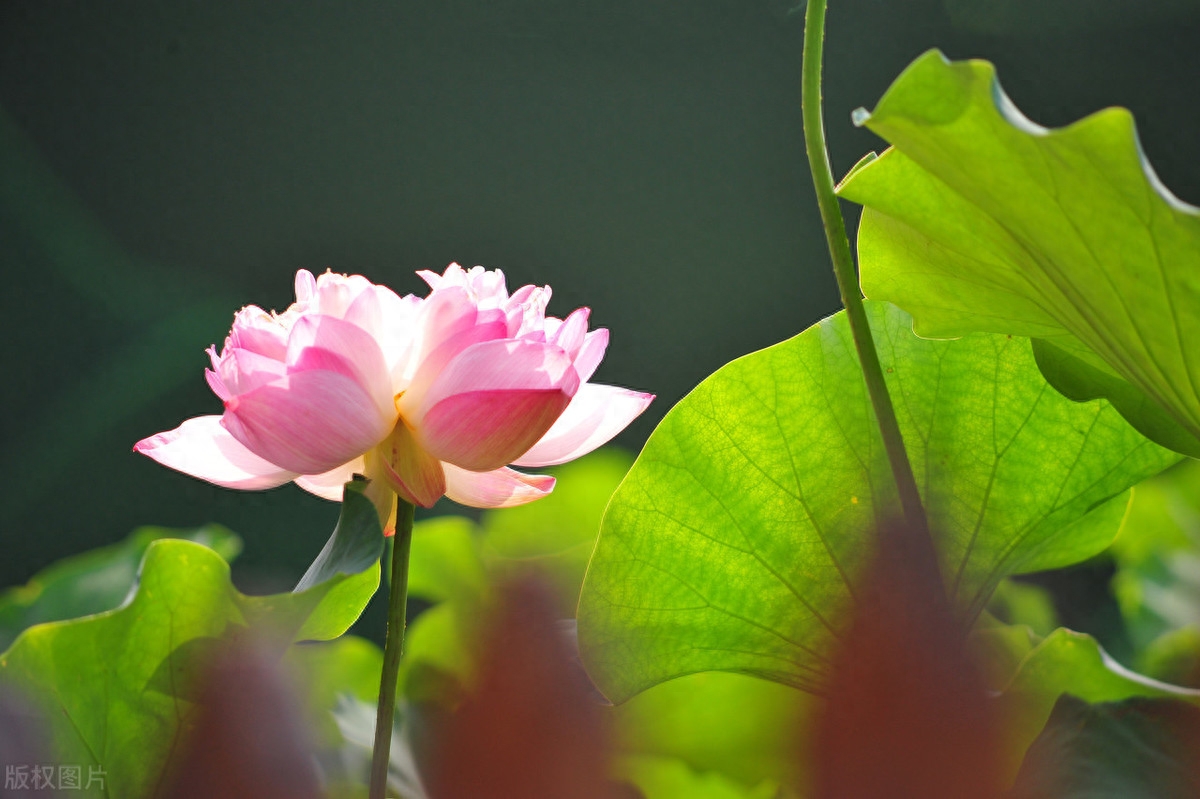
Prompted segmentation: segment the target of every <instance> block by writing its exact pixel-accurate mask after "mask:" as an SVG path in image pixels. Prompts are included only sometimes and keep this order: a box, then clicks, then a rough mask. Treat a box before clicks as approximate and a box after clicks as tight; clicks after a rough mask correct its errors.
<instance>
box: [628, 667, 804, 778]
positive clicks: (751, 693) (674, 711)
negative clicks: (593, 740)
mask: <svg viewBox="0 0 1200 799" xmlns="http://www.w3.org/2000/svg"><path fill="white" fill-rule="evenodd" d="M812 701H813V700H812V698H811V697H810V696H808V695H807V694H803V693H801V692H799V691H797V690H795V689H794V688H789V687H787V686H785V685H780V684H778V683H773V682H768V681H766V680H760V679H757V678H755V677H747V676H745V675H741V674H729V673H724V672H715V671H710V672H704V673H702V674H691V675H688V676H686V677H679V678H677V679H674V680H669V681H668V682H664V683H661V684H659V685H656V686H654V687H653V688H650V689H648V690H646V691H644V692H642V693H640V694H638V695H637V696H635V697H633V698H632V699H630V700H629V701H628V702H625V703H623V704H620V705H617V706H616V707H614V708H613V709H612V715H613V732H614V735H615V737H616V742H617V750H618V752H620V753H621V754H623V755H626V756H628V757H632V758H649V759H651V760H653V761H654V762H655V763H659V764H660V765H661V766H662V768H663V769H665V770H666V771H668V772H672V773H674V772H678V771H679V769H678V768H677V767H676V766H674V765H670V766H668V765H666V764H673V763H678V764H681V765H682V768H684V769H687V770H691V771H693V772H694V773H695V774H697V775H701V774H711V775H714V778H715V775H718V774H719V775H720V777H721V779H720V780H718V781H719V782H721V783H725V782H727V781H728V782H729V783H730V784H737V785H740V786H741V787H742V789H743V790H746V789H751V788H754V787H755V786H757V785H759V784H760V783H761V782H763V781H764V780H769V781H770V782H772V783H778V784H785V783H789V782H791V781H792V780H793V779H794V778H795V776H796V775H795V773H794V771H795V759H796V755H795V749H794V744H795V740H794V738H795V733H796V728H797V726H798V724H799V721H800V720H801V719H802V718H804V717H805V715H806V712H807V709H808V707H809V705H810V704H811V703H812ZM656 768H657V767H656ZM663 779H666V776H663ZM697 779H699V778H697ZM634 782H635V783H637V784H638V785H639V786H640V787H642V789H643V791H645V790H647V789H646V786H645V785H644V784H643V783H642V782H640V781H638V780H635V781H634ZM681 795H686V794H681ZM752 795H753V794H752ZM648 799H655V797H654V795H653V794H648Z"/></svg>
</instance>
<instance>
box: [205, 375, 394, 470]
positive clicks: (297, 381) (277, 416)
mask: <svg viewBox="0 0 1200 799" xmlns="http://www.w3.org/2000/svg"><path fill="white" fill-rule="evenodd" d="M395 420H396V414H395V411H394V410H393V411H392V412H391V414H387V413H385V412H383V411H382V410H381V409H380V408H379V406H378V404H377V403H376V402H375V400H374V398H372V397H371V396H370V395H369V394H368V393H367V391H366V390H365V389H364V388H363V386H362V385H361V384H360V383H359V382H358V381H356V380H354V379H353V378H350V377H347V376H346V375H344V374H340V373H338V372H334V371H328V370H324V369H310V370H308V371H303V372H296V373H293V374H290V375H288V376H287V377H284V378H281V379H279V380H276V381H275V382H273V383H268V384H267V385H265V386H262V387H260V388H257V389H255V390H254V391H251V392H250V393H249V394H243V395H241V396H238V397H234V398H233V399H231V400H230V401H229V402H228V403H226V405H225V415H224V416H223V417H222V420H221V423H222V424H224V425H225V428H226V429H227V430H229V432H230V433H232V434H233V437H234V438H236V439H237V440H238V441H240V442H242V443H243V444H245V445H246V446H247V447H248V448H249V449H250V450H251V451H252V452H254V453H255V454H257V455H259V456H260V457H263V458H266V459H267V460H269V461H270V462H271V463H275V464H277V465H279V466H281V467H283V468H285V469H289V470H291V471H293V472H296V473H298V474H308V475H312V474H321V473H323V472H327V471H329V470H331V469H334V468H336V467H338V466H341V465H342V464H344V463H346V462H347V461H349V460H351V459H353V458H356V457H358V456H359V455H362V454H363V453H364V452H366V451H367V450H369V449H371V448H372V447H374V446H375V445H376V444H378V443H379V442H380V441H382V440H383V439H384V438H386V437H387V435H388V433H390V432H391V430H392V426H393V424H394V423H395Z"/></svg>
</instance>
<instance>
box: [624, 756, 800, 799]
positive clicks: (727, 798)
mask: <svg viewBox="0 0 1200 799" xmlns="http://www.w3.org/2000/svg"><path fill="white" fill-rule="evenodd" d="M616 777H617V779H620V780H624V781H626V782H629V783H631V784H633V785H635V786H637V788H638V790H639V791H640V792H641V795H642V796H643V797H645V799H778V797H779V795H780V794H779V788H778V786H776V785H774V784H773V783H770V782H763V783H761V784H759V785H755V786H753V787H750V788H747V787H746V786H744V785H741V784H740V783H737V782H734V781H733V780H731V779H729V778H728V777H726V776H724V775H723V774H720V773H717V772H712V771H697V770H696V769H694V768H692V767H691V766H689V765H688V764H687V763H685V762H683V761H682V760H676V759H674V758H669V757H654V756H652V755H627V756H625V757H621V758H618V759H617V762H616Z"/></svg>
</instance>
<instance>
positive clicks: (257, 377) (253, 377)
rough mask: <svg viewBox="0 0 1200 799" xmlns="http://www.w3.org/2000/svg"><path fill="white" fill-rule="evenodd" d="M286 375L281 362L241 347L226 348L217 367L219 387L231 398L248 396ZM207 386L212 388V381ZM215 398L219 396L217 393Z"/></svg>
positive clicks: (284, 367) (285, 369)
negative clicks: (242, 395) (241, 395)
mask: <svg viewBox="0 0 1200 799" xmlns="http://www.w3.org/2000/svg"><path fill="white" fill-rule="evenodd" d="M286 374H287V366H286V365H285V364H284V363H283V361H281V360H277V359H275V358H271V357H269V356H266V355H260V354H259V353H257V352H254V351H253V350H246V349H242V348H241V347H226V348H225V352H224V354H222V356H221V363H220V364H218V365H217V376H218V377H220V378H221V385H223V386H224V387H225V390H226V391H227V392H228V393H229V394H230V395H231V396H237V395H238V394H249V393H250V392H251V391H253V390H254V389H256V388H258V387H259V386H265V385H266V384H267V383H272V382H274V381H276V380H278V379H279V378H281V377H283V376H284V375H286ZM209 386H210V387H211V386H212V381H209ZM214 391H215V387H214ZM217 396H218V397H220V396H221V395H220V394H219V393H218V394H217ZM222 399H228V397H222Z"/></svg>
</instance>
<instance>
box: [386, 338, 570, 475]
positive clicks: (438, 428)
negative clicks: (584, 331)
mask: <svg viewBox="0 0 1200 799" xmlns="http://www.w3.org/2000/svg"><path fill="white" fill-rule="evenodd" d="M578 387H579V379H578V377H577V376H576V375H575V370H574V369H573V368H572V367H571V365H570V359H569V358H568V357H567V354H566V353H564V352H563V351H562V350H561V349H559V348H558V347H555V346H553V345H551V344H539V343H535V342H530V341H520V340H518V341H513V340H510V339H505V340H501V341H487V342H484V343H482V344H476V345H474V346H472V347H469V348H467V349H466V350H465V351H464V352H463V353H462V354H461V355H459V357H458V358H456V359H455V360H454V361H452V362H451V363H450V365H449V366H448V367H447V368H446V369H445V370H444V371H443V372H442V374H441V375H439V376H438V378H437V380H436V381H435V382H434V384H433V386H432V387H431V388H430V389H429V391H428V393H427V394H426V396H425V398H424V400H423V402H422V403H421V406H420V407H419V408H417V409H416V411H415V412H411V411H410V409H408V408H406V407H405V403H404V399H402V400H401V402H400V409H401V412H402V414H403V415H404V416H405V418H406V419H408V420H409V422H410V423H411V424H413V425H414V426H415V428H416V435H417V440H418V441H419V442H420V443H421V446H422V447H424V448H425V449H426V450H428V451H429V452H430V453H431V454H432V455H434V456H435V457H436V458H437V459H438V460H442V461H446V462H448V463H453V464H455V465H456V466H461V467H463V468H465V469H470V470H471V471H476V472H488V471H492V470H493V469H498V468H500V467H501V466H504V465H505V464H507V463H508V462H509V461H511V460H512V459H513V458H515V457H517V456H519V455H521V454H522V453H524V452H525V451H526V450H528V449H529V448H530V447H531V446H533V444H534V443H535V442H536V441H537V440H538V439H539V438H541V437H542V435H543V434H544V433H545V432H546V431H547V430H549V429H550V426H551V425H552V424H554V420H555V419H557V418H558V416H559V414H561V413H562V412H563V410H564V409H565V408H566V407H567V405H568V404H569V403H570V399H571V396H572V395H574V393H575V391H576V390H577V389H578Z"/></svg>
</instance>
